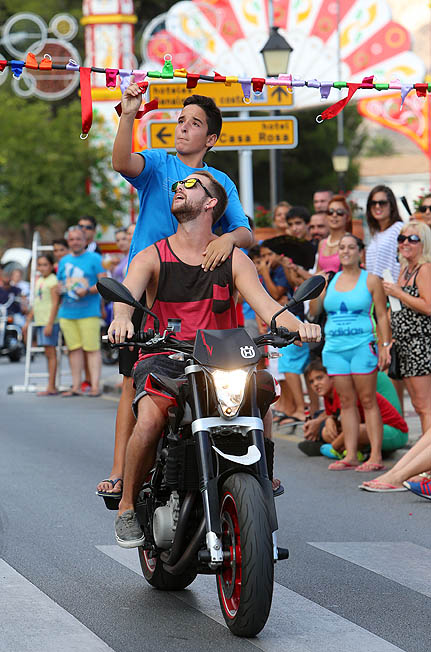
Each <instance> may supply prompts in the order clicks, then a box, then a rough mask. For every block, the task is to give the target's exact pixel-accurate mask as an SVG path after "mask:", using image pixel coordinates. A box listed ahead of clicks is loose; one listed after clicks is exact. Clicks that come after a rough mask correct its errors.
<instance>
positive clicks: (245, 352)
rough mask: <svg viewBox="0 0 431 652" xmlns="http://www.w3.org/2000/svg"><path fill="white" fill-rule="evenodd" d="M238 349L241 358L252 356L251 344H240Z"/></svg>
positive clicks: (253, 352)
mask: <svg viewBox="0 0 431 652" xmlns="http://www.w3.org/2000/svg"><path fill="white" fill-rule="evenodd" d="M239 350H240V352H241V355H242V357H243V358H254V356H255V351H254V348H253V347H252V346H240V347H239Z"/></svg>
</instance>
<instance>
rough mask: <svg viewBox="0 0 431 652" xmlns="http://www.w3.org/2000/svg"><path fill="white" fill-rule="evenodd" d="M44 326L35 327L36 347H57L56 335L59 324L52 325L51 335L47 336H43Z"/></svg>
mask: <svg viewBox="0 0 431 652" xmlns="http://www.w3.org/2000/svg"><path fill="white" fill-rule="evenodd" d="M44 329H45V326H36V328H35V330H36V341H37V345H38V346H57V344H58V333H59V330H60V326H59V324H54V325H53V327H52V333H51V335H49V336H47V335H45V334H44V332H43V331H44Z"/></svg>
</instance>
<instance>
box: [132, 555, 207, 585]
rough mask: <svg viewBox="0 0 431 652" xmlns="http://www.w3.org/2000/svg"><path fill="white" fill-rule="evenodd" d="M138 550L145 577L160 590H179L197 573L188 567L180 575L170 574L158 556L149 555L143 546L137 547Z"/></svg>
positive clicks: (191, 580) (189, 582)
mask: <svg viewBox="0 0 431 652" xmlns="http://www.w3.org/2000/svg"><path fill="white" fill-rule="evenodd" d="M138 552H139V561H140V562H141V568H142V573H143V575H144V577H145V579H146V580H147V582H148V584H151V586H153V587H154V588H155V589H159V590H160V591H181V590H182V589H185V588H186V586H189V584H191V583H192V582H193V580H194V579H195V577H196V575H197V572H196V569H195V568H188V569H187V570H186V571H185V572H184V573H182V574H181V575H171V574H170V573H168V572H167V571H166V570H165V569H164V568H163V562H162V560H161V559H160V557H149V553H148V550H144V548H143V547H140V548H138Z"/></svg>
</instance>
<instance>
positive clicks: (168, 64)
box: [161, 54, 174, 79]
mask: <svg viewBox="0 0 431 652" xmlns="http://www.w3.org/2000/svg"><path fill="white" fill-rule="evenodd" d="M173 76H174V67H173V65H172V57H171V55H170V54H166V55H165V63H164V65H163V70H162V74H161V77H162V78H163V79H172V78H173Z"/></svg>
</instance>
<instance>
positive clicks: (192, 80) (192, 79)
mask: <svg viewBox="0 0 431 652" xmlns="http://www.w3.org/2000/svg"><path fill="white" fill-rule="evenodd" d="M199 77H200V75H197V74H195V73H192V72H188V73H187V88H188V89H189V90H190V89H191V88H196V86H197V85H198V81H199Z"/></svg>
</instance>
